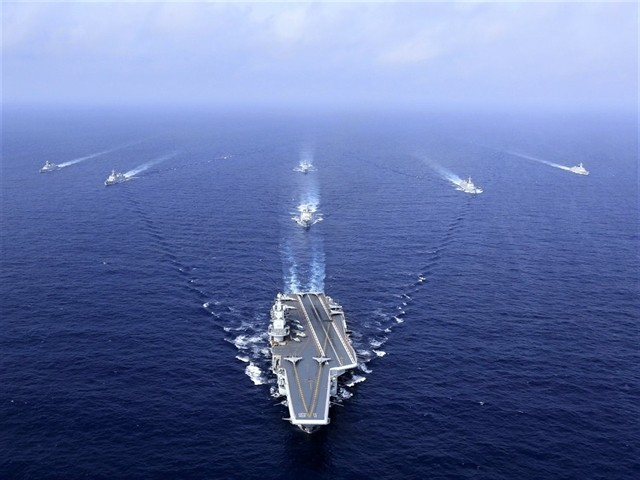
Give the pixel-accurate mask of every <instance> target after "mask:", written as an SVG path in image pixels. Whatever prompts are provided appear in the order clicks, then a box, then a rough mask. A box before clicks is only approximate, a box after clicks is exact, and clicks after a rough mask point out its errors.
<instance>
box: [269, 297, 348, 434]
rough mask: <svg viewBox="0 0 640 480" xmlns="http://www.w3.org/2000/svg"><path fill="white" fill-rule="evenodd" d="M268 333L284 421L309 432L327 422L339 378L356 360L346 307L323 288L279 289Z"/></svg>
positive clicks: (272, 368)
mask: <svg viewBox="0 0 640 480" xmlns="http://www.w3.org/2000/svg"><path fill="white" fill-rule="evenodd" d="M268 332H269V341H270V343H271V355H272V360H271V362H272V363H271V370H272V372H273V373H275V375H276V377H277V381H278V392H279V393H280V394H281V395H286V397H287V405H288V407H289V418H285V420H289V421H290V422H291V423H292V424H293V425H297V426H298V427H300V429H302V430H303V431H304V432H306V433H311V432H313V431H315V430H316V429H318V428H319V427H320V426H321V425H327V424H328V423H329V421H330V420H329V403H330V400H331V397H332V396H335V395H336V394H337V392H338V377H339V376H340V375H341V374H342V373H344V372H345V371H346V370H348V369H350V368H354V367H355V366H356V365H357V360H356V352H355V350H354V349H353V347H352V345H351V340H350V338H349V331H348V330H347V324H346V320H345V317H344V313H343V311H342V307H341V306H340V305H338V304H337V303H335V302H334V301H333V300H332V299H331V297H328V296H326V295H325V294H324V293H319V292H304V293H291V294H286V295H285V294H282V293H279V294H278V295H277V296H276V301H275V303H274V304H273V307H271V323H270V324H269V330H268Z"/></svg>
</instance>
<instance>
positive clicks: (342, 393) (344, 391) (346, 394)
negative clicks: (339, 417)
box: [338, 388, 353, 400]
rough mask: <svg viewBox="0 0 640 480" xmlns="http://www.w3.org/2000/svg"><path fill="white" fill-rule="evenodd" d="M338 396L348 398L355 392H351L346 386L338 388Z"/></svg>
mask: <svg viewBox="0 0 640 480" xmlns="http://www.w3.org/2000/svg"><path fill="white" fill-rule="evenodd" d="M338 397H339V398H342V399H343V400H346V399H347V398H351V397H353V393H351V392H350V391H349V390H347V389H346V388H341V389H339V390H338Z"/></svg>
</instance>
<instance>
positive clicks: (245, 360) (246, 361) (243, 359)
mask: <svg viewBox="0 0 640 480" xmlns="http://www.w3.org/2000/svg"><path fill="white" fill-rule="evenodd" d="M236 358H237V359H238V360H240V361H241V362H244V363H249V357H247V356H246V355H236Z"/></svg>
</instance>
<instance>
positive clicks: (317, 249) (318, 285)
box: [309, 238, 325, 292]
mask: <svg viewBox="0 0 640 480" xmlns="http://www.w3.org/2000/svg"><path fill="white" fill-rule="evenodd" d="M324 278H325V261H324V245H323V243H322V239H321V238H318V239H316V241H314V243H313V257H312V259H311V279H310V282H309V290H310V291H312V292H324Z"/></svg>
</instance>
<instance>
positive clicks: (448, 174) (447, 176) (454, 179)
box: [416, 155, 462, 187]
mask: <svg viewBox="0 0 640 480" xmlns="http://www.w3.org/2000/svg"><path fill="white" fill-rule="evenodd" d="M416 156H417V157H418V158H419V159H420V160H422V162H424V164H425V165H426V166H427V167H429V168H430V169H431V170H433V171H434V172H436V173H437V174H438V175H440V177H442V178H443V179H444V180H446V181H448V182H450V183H451V184H452V185H454V186H456V187H459V186H460V185H461V184H462V179H461V178H460V177H459V176H458V175H456V174H455V173H453V172H452V171H450V170H447V169H446V168H444V167H443V166H442V165H440V164H438V163H436V162H434V161H433V160H431V159H429V158H426V157H424V156H423V155H416Z"/></svg>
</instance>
